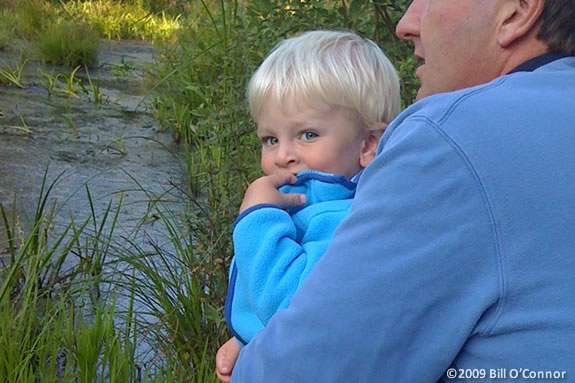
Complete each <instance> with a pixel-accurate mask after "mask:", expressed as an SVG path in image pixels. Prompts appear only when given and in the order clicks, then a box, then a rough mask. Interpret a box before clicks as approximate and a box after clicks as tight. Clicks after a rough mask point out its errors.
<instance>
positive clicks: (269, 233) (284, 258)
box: [233, 207, 344, 325]
mask: <svg viewBox="0 0 575 383" xmlns="http://www.w3.org/2000/svg"><path fill="white" fill-rule="evenodd" d="M343 215H344V212H341V211H339V210H336V211H325V212H322V213H321V214H318V215H316V216H314V217H313V218H312V219H311V221H310V222H309V227H308V230H307V232H306V233H305V235H304V236H303V238H301V239H299V242H298V238H297V236H298V233H297V230H296V226H295V224H294V222H293V220H292V218H291V216H290V215H289V214H288V213H287V212H285V211H284V210H281V209H278V208H272V207H264V208H259V209H256V210H254V211H251V212H250V213H249V214H246V215H245V216H242V217H241V219H240V220H239V221H238V222H237V224H236V227H235V229H234V233H233V240H234V253H235V254H234V255H235V258H234V261H235V265H236V267H237V270H238V271H237V273H238V276H237V281H238V282H237V283H236V289H238V288H241V289H242V292H243V294H241V295H240V294H236V297H238V298H240V299H245V300H246V302H247V304H248V305H249V306H250V307H252V309H253V311H254V312H255V313H256V315H257V316H258V318H259V319H260V321H261V322H262V324H264V325H265V324H267V322H268V321H269V319H270V318H271V317H272V315H274V314H275V313H276V312H277V311H278V310H279V309H281V308H285V307H287V306H288V304H289V302H290V300H291V298H292V296H293V294H294V293H295V291H296V290H297V289H298V288H299V286H300V284H301V282H302V281H303V280H304V279H305V277H306V276H307V274H308V273H309V271H310V270H311V269H312V267H313V266H314V265H315V263H316V262H317V260H318V259H319V258H320V257H321V256H322V255H323V254H324V253H325V250H326V249H327V246H328V244H329V241H330V240H331V238H332V236H333V233H334V231H335V227H336V226H337V224H338V223H339V222H340V221H341V219H342V218H343ZM300 242H301V243H300ZM238 284H241V286H238Z"/></svg>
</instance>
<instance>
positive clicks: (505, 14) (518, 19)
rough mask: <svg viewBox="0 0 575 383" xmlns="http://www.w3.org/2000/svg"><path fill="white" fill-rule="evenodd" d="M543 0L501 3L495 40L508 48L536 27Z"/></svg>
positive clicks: (515, 0) (510, 0) (520, 0)
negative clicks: (499, 19)
mask: <svg viewBox="0 0 575 383" xmlns="http://www.w3.org/2000/svg"><path fill="white" fill-rule="evenodd" d="M544 3H545V0H508V1H505V3H504V4H503V5H502V9H501V14H500V15H501V25H500V27H499V31H498V32H499V33H498V35H497V42H498V44H499V45H500V46H501V47H502V48H508V47H509V46H510V45H512V44H513V43H515V42H516V41H518V40H520V39H522V38H523V37H525V36H527V35H528V34H530V33H531V32H534V30H535V29H537V27H538V24H539V20H540V19H541V15H542V13H543V6H544V5H545V4H544Z"/></svg>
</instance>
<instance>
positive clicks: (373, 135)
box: [359, 122, 387, 168]
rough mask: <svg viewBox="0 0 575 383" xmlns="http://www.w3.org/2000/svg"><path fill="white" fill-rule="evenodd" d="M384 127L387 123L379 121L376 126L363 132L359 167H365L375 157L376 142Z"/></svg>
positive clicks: (377, 142)
mask: <svg viewBox="0 0 575 383" xmlns="http://www.w3.org/2000/svg"><path fill="white" fill-rule="evenodd" d="M385 128H387V124H386V123H384V122H379V123H378V124H377V126H375V127H373V128H372V129H370V130H368V131H367V132H366V133H365V136H364V140H363V145H362V147H361V153H360V154H359V164H360V165H361V167H363V168H365V167H366V166H367V165H368V164H369V163H370V162H371V161H372V160H373V159H374V158H375V152H376V151H377V144H379V139H380V138H381V135H382V134H383V131H384V130H385Z"/></svg>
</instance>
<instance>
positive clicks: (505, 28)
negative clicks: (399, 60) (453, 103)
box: [397, 0, 575, 98]
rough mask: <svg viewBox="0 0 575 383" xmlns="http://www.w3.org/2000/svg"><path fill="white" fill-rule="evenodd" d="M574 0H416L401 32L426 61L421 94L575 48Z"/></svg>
mask: <svg viewBox="0 0 575 383" xmlns="http://www.w3.org/2000/svg"><path fill="white" fill-rule="evenodd" d="M573 20H575V2H574V1H573V0H547V1H545V0H489V1H483V0H482V1H478V0H414V1H412V3H411V5H410V7H409V9H408V10H407V12H406V13H405V15H404V16H403V18H402V19H401V21H400V22H399V24H398V26H397V35H398V36H399V37H400V38H402V39H405V40H409V41H412V42H413V43H414V45H415V55H416V56H417V58H418V59H419V60H421V65H420V66H419V68H418V69H417V73H416V74H417V76H418V78H419V79H420V80H421V88H420V89H419V92H418V96H417V97H418V98H422V97H425V96H428V95H430V94H435V93H440V92H447V91H452V90H456V89H461V88H465V87H469V86H474V85H478V84H482V83H485V82H488V81H491V80H493V79H495V78H497V77H499V76H501V75H503V74H505V73H507V72H509V71H511V70H512V69H513V68H515V67H516V66H518V65H519V64H521V63H523V62H525V61H527V60H529V59H531V58H533V57H536V56H538V55H541V54H543V53H546V52H548V51H555V52H560V53H571V54H572V53H573V52H574V51H575V46H574V45H575V28H574V27H573Z"/></svg>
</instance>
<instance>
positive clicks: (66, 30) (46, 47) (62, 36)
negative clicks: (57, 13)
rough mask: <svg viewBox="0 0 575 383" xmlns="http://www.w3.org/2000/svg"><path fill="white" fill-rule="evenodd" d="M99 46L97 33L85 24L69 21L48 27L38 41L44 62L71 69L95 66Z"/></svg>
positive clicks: (38, 47) (37, 45)
mask: <svg viewBox="0 0 575 383" xmlns="http://www.w3.org/2000/svg"><path fill="white" fill-rule="evenodd" d="M99 45H100V39H99V36H98V33H97V32H96V31H94V30H93V29H92V28H91V27H89V26H88V25H86V24H84V23H79V22H76V21H68V20H63V21H60V22H58V23H55V24H52V25H50V26H48V27H47V28H46V30H45V32H44V33H43V34H42V35H41V36H40V37H39V38H38V40H37V41H36V47H37V49H38V52H39V54H40V57H42V59H43V61H44V62H46V63H48V64H62V65H67V66H71V67H76V66H94V65H95V64H96V63H97V61H98V49H99Z"/></svg>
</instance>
